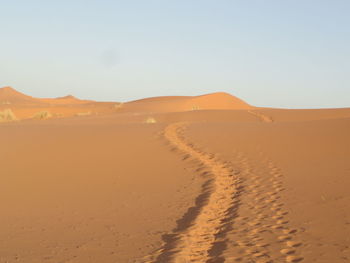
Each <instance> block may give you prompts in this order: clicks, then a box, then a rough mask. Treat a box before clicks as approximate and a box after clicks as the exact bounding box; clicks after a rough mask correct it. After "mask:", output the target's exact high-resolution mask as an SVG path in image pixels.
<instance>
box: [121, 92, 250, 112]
mask: <svg viewBox="0 0 350 263" xmlns="http://www.w3.org/2000/svg"><path fill="white" fill-rule="evenodd" d="M124 106H125V107H124V108H125V111H142V112H180V111H194V110H210V109H212V110H223V109H230V110H242V109H252V108H254V107H253V106H251V105H249V104H248V103H246V102H244V101H243V100H241V99H239V98H237V97H234V96H232V95H230V94H228V93H225V92H217V93H211V94H206V95H201V96H174V97H171V96H168V97H155V98H146V99H142V100H136V101H131V102H127V103H125V105H124Z"/></svg>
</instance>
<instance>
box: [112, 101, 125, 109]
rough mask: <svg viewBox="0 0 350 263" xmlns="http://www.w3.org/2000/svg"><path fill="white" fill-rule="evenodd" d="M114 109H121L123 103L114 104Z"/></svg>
mask: <svg viewBox="0 0 350 263" xmlns="http://www.w3.org/2000/svg"><path fill="white" fill-rule="evenodd" d="M114 108H115V109H116V110H119V109H121V108H123V103H122V102H117V103H116V104H114Z"/></svg>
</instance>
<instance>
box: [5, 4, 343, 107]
mask: <svg viewBox="0 0 350 263" xmlns="http://www.w3.org/2000/svg"><path fill="white" fill-rule="evenodd" d="M349 14H350V1H348V0H343V1H341V0H328V1H326V0H284V1H281V0H264V1H263V0H259V1H258V0H211V1H209V0H147V1H146V0H128V1H126V0H124V1H118V0H60V1H53V0H45V1H44V0H42V1H38V0H22V1H21V0H11V1H9V0H0V86H12V87H13V88H15V89H17V90H18V91H21V92H23V93H26V94H28V95H31V96H35V97H59V96H65V95H67V94H72V95H75V96H77V97H79V98H82V99H95V100H100V101H130V100H134V99H139V98H144V97H153V96H164V95H201V94H206V93H211V92H217V91H224V92H228V93H231V94H233V95H235V96H237V97H239V98H241V99H243V100H245V101H247V102H248V103H250V104H252V105H255V106H266V107H282V108H324V107H350V15H349Z"/></svg>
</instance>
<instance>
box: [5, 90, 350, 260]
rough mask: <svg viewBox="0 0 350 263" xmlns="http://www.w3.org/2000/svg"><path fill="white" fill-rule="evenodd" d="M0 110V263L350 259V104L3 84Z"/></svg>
mask: <svg viewBox="0 0 350 263" xmlns="http://www.w3.org/2000/svg"><path fill="white" fill-rule="evenodd" d="M193 105H194V106H193ZM5 110H7V113H6V114H7V115H6V116H7V117H8V118H3V119H2V121H1V123H0V136H1V137H0V138H1V147H0V159H1V179H2V180H1V181H2V184H1V189H0V195H1V198H0V207H1V208H2V216H1V221H0V232H1V235H0V262H11V263H12V262H16V263H17V262H25V263H27V262H28V263H32V262H33V263H34V262H35V263H37V262H48V263H51V262H52V263H56V262H67V263H68V262H71V263H73V262H84V263H85V262H106V263H109V262H140V263H141V262H142V263H151V262H325V263H326V262H327V263H328V262H348V261H349V260H350V212H349V211H350V194H349V190H348V189H349V186H350V136H349V134H350V108H344V109H322V110H282V109H267V108H257V107H253V106H251V105H249V104H247V103H245V102H243V101H241V100H239V99H238V98H236V97H233V96H232V97H231V96H230V95H229V94H225V93H215V94H208V95H204V96H197V97H159V98H150V99H145V100H140V101H134V102H127V103H123V104H120V103H115V102H106V103H104V102H94V101H85V100H79V99H77V98H75V97H73V96H68V97H63V98H57V99H39V98H32V97H30V96H27V95H24V94H22V93H20V92H17V91H16V90H14V89H12V88H5V89H0V112H5ZM9 111H11V112H12V113H13V115H14V116H15V118H12V117H9V114H8V112H9ZM43 111H44V112H45V111H47V112H50V115H49V116H48V117H47V115H45V114H41V115H40V116H42V115H44V117H37V118H34V117H33V115H34V113H35V112H43ZM89 111H90V114H79V113H82V112H83V113H84V112H89ZM0 116H1V114H0Z"/></svg>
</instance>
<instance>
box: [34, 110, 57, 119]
mask: <svg viewBox="0 0 350 263" xmlns="http://www.w3.org/2000/svg"><path fill="white" fill-rule="evenodd" d="M51 117H52V115H51V113H50V112H48V111H39V112H37V113H35V114H34V116H33V119H37V120H46V119H49V118H51Z"/></svg>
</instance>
